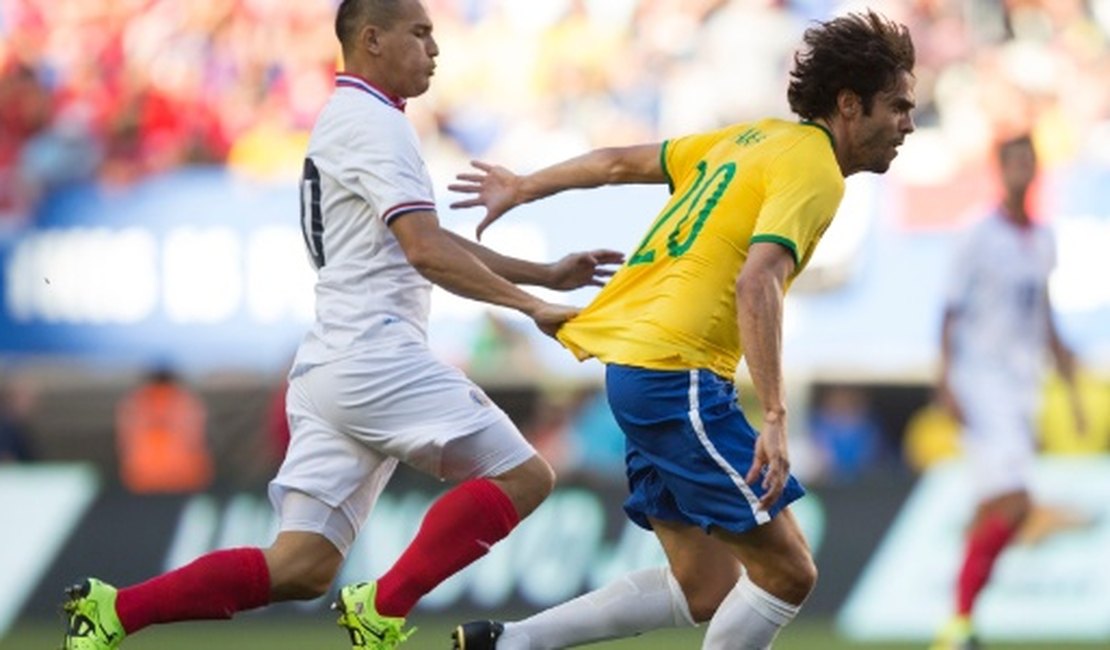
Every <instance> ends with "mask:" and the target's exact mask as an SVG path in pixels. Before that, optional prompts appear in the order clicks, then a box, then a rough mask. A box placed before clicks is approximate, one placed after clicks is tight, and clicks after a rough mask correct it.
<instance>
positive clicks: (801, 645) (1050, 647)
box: [0, 618, 1107, 650]
mask: <svg viewBox="0 0 1110 650" xmlns="http://www.w3.org/2000/svg"><path fill="white" fill-rule="evenodd" d="M303 620H304V623H299V624H292V623H277V624H274V623H272V622H268V621H264V620H262V619H255V620H239V621H235V622H233V623H222V622H220V623H187V624H180V625H175V626H164V627H156V628H151V629H149V630H147V631H145V632H143V633H142V634H141V635H137V636H135V637H134V638H132V639H131V640H129V641H128V642H127V643H125V644H124V649H125V650H200V649H203V650H330V649H335V650H343V649H344V648H349V647H350V646H349V645H347V643H346V638H345V637H344V635H343V632H342V631H341V630H339V628H337V627H334V626H333V625H331V624H330V623H329V622H328V621H324V620H320V621H317V620H314V619H309V618H305V619H303ZM452 625H453V623H452V622H451V621H448V620H446V619H443V620H440V621H433V622H431V623H428V622H422V623H421V624H420V628H421V629H420V631H419V632H417V634H416V635H415V636H413V638H412V639H411V640H410V642H409V643H407V644H405V646H404V647H405V650H410V648H411V650H449V648H450V641H449V640H448V634H449V633H450V630H451V626H452ZM60 636H61V627H60V624H59V625H51V624H50V623H49V622H48V621H36V622H34V623H21V624H17V625H16V626H15V627H14V629H13V630H11V632H10V633H9V634H8V636H6V637H4V638H3V639H2V640H0V648H2V649H3V650H50V649H54V648H58V646H59V642H60ZM988 641H989V640H988ZM700 642H701V631H689V630H687V631H682V632H679V631H661V632H655V633H652V634H650V635H645V636H643V637H640V638H637V639H628V640H624V641H613V642H609V643H602V644H597V645H594V646H591V647H593V648H597V649H598V650H633V649H636V650H680V649H685V648H694V649H696V648H698V647H699V646H700ZM924 645H925V644H904V643H903V644H894V643H883V644H859V643H854V642H851V641H848V640H845V639H841V638H838V637H837V636H836V635H835V634H834V632H833V630H832V628H831V626H830V625H829V624H827V623H821V622H814V621H812V620H803V621H797V622H795V623H794V624H792V625H791V626H790V627H788V628H787V629H786V630H785V631H784V632H783V634H782V635H780V637H779V640H778V642H777V643H776V644H775V650H846V649H848V648H864V649H870V650H910V649H911V648H913V649H916V650H921V649H922V648H923V647H924ZM986 647H987V648H988V649H989V650H1065V649H1075V650H1079V649H1084V650H1090V649H1093V648H1096V647H1100V648H1105V647H1107V645H1106V644H1105V643H1102V644H1098V645H1069V644H1062V643H1047V644H1045V643H1038V644H1033V643H1021V644H1013V643H1009V644H1003V643H987V644H986Z"/></svg>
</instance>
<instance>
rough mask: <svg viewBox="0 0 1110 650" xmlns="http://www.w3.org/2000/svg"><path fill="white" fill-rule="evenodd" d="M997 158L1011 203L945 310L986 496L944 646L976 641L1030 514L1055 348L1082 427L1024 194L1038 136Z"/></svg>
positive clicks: (970, 244)
mask: <svg viewBox="0 0 1110 650" xmlns="http://www.w3.org/2000/svg"><path fill="white" fill-rule="evenodd" d="M998 165H999V172H1000V175H1001V180H1002V185H1003V189H1004V192H1005V194H1004V197H1003V201H1002V204H1001V205H999V206H998V208H997V209H996V210H995V211H994V212H993V213H992V214H990V215H988V216H987V217H986V218H985V219H983V221H981V222H980V223H978V224H976V226H975V227H974V228H973V229H972V230H971V232H970V233H969V234H968V236H967V237H966V239H965V240H964V241H963V242H962V245H961V247H960V248H959V249H958V251H957V253H956V257H955V261H954V264H953V266H952V268H951V271H950V275H951V277H950V280H949V290H948V295H947V300H946V307H945V311H944V320H943V329H942V343H941V366H942V372H941V377H940V381H939V385H938V390H937V397H938V399H939V400H940V402H941V404H942V405H943V406H944V407H945V408H946V409H947V410H948V411H949V412H950V413H951V414H952V415H953V416H954V417H955V418H956V419H957V420H959V421H960V422H961V423H962V424H963V427H964V448H965V450H966V453H967V457H968V460H969V462H970V463H971V466H972V468H973V475H974V485H975V489H976V492H975V498H976V499H977V503H978V504H977V506H976V512H975V516H974V520H973V522H972V525H971V527H970V530H969V533H968V541H967V549H966V552H965V556H964V560H963V563H962V565H961V568H960V572H959V576H958V579H957V581H956V609H955V614H954V616H953V618H952V620H951V621H949V622H948V624H947V625H946V626H945V627H944V628H943V629H942V630H941V633H940V635H939V636H938V639H937V642H936V643H935V645H934V648H935V649H936V650H949V649H951V650H963V649H967V648H974V647H976V644H977V641H976V637H975V634H974V630H973V626H972V623H971V617H972V610H973V607H974V604H975V600H976V598H977V597H978V595H979V593H980V592H981V591H982V589H983V588H984V586H986V584H987V581H988V579H989V578H990V573H991V569H992V568H993V566H994V564H995V561H996V560H997V559H998V557H999V555H1000V554H1001V553H1002V551H1003V549H1004V548H1005V547H1006V545H1007V544H1008V543H1009V542H1010V540H1011V539H1013V537H1014V534H1015V533H1016V532H1017V530H1018V529H1019V528H1020V526H1021V524H1022V522H1023V521H1024V520H1025V518H1026V516H1027V515H1028V514H1029V511H1030V508H1031V503H1030V495H1029V479H1030V472H1031V470H1032V466H1033V460H1034V455H1035V441H1034V432H1033V421H1034V413H1035V410H1036V407H1037V401H1038V400H1037V398H1038V394H1039V392H1040V389H1041V381H1042V379H1043V359H1044V355H1045V349H1046V348H1047V349H1048V350H1049V351H1051V353H1052V356H1053V358H1054V360H1055V362H1056V367H1057V368H1058V369H1059V371H1060V374H1061V375H1062V376H1063V377H1064V379H1065V380H1066V383H1067V384H1068V386H1069V389H1070V393H1071V398H1072V404H1073V407H1074V408H1073V410H1074V411H1075V413H1076V415H1077V418H1078V422H1079V424H1080V427H1082V426H1083V422H1082V409H1081V408H1080V406H1079V397H1078V392H1077V390H1076V383H1075V360H1074V357H1073V355H1072V353H1071V352H1070V351H1069V350H1068V348H1067V347H1066V346H1065V345H1064V344H1063V342H1062V341H1061V340H1060V336H1059V334H1058V332H1057V329H1056V326H1055V324H1054V321H1053V315H1052V304H1051V302H1050V300H1049V292H1048V278H1049V275H1050V274H1051V272H1052V269H1053V267H1054V266H1055V264H1056V245H1055V241H1054V238H1053V236H1052V232H1051V231H1050V230H1049V229H1048V228H1047V227H1046V226H1044V225H1042V224H1039V223H1037V222H1035V221H1033V219H1032V218H1031V216H1030V214H1029V210H1028V205H1027V200H1026V199H1027V196H1026V195H1027V193H1028V190H1029V186H1030V184H1031V183H1032V182H1033V180H1034V178H1035V176H1036V172H1037V159H1036V153H1035V150H1034V148H1033V142H1032V140H1031V139H1030V138H1029V137H1028V136H1025V135H1023V136H1020V137H1016V138H1013V139H1010V140H1006V141H1004V142H1002V143H1001V144H1000V145H999V147H998Z"/></svg>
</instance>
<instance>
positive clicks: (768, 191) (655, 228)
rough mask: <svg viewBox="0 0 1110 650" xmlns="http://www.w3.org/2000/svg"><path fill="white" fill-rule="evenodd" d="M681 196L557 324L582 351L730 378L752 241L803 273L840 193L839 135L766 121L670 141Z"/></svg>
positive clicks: (668, 163) (667, 157)
mask: <svg viewBox="0 0 1110 650" xmlns="http://www.w3.org/2000/svg"><path fill="white" fill-rule="evenodd" d="M662 161H663V166H664V171H665V172H666V173H667V176H668V178H669V180H670V184H671V187H672V195H671V198H670V200H669V201H668V202H667V204H666V205H665V206H664V208H663V210H662V211H661V212H660V213H659V215H658V216H657V217H656V219H655V221H654V223H652V225H651V227H650V228H649V229H648V232H647V234H646V236H645V237H644V239H643V240H642V242H641V243H640V245H639V246H638V247H637V249H636V250H635V251H634V252H633V253H632V254H631V255H630V256H629V259H628V261H627V262H626V264H625V266H624V267H622V268H621V269H620V271H619V272H618V273H617V274H616V276H614V278H613V279H612V280H611V281H610V282H609V283H608V285H607V286H606V287H605V288H604V289H603V290H602V291H601V292H600V293H599V294H598V296H597V297H596V298H595V300H594V301H593V302H592V303H591V304H590V305H589V306H588V307H587V308H586V309H585V310H583V312H582V314H580V315H579V316H578V317H577V318H575V319H574V320H573V321H571V322H570V323H568V324H567V325H566V326H565V327H564V328H563V330H561V331H560V340H562V341H563V342H564V343H565V344H567V346H568V347H570V348H571V350H572V351H574V352H575V353H576V354H578V355H579V356H580V357H586V356H597V357H598V358H600V359H601V360H603V361H606V362H613V363H623V364H629V365H636V366H641V367H647V368H655V369H661V370H669V369H684V368H695V367H706V368H710V369H712V370H714V371H716V372H718V374H721V375H724V376H727V377H731V376H732V374H733V373H734V371H735V368H736V364H737V363H739V359H740V355H741V346H740V341H739V333H738V328H737V322H736V300H735V283H736V278H737V275H738V274H739V272H740V268H741V266H742V264H743V262H744V260H745V259H746V258H747V253H748V248H749V246H750V245H751V244H752V243H754V242H760V241H770V242H775V243H777V244H781V245H783V246H785V247H787V248H788V249H790V250H791V252H792V253H793V255H794V256H795V260H796V262H797V269H796V270H797V271H800V270H801V269H802V268H803V267H804V266H805V263H806V262H807V261H808V260H809V257H810V256H811V255H812V252H813V248H814V247H815V246H816V244H817V241H818V240H819V239H820V236H821V234H822V233H823V232H824V230H825V228H826V227H827V226H828V223H829V222H830V221H831V219H832V217H833V215H834V214H835V212H836V207H837V205H838V203H839V201H840V198H841V196H842V195H843V188H844V180H843V177H842V176H841V174H840V169H839V167H838V166H837V163H836V158H835V154H834V152H833V148H832V145H831V136H829V135H828V134H827V132H825V131H824V130H823V129H822V128H820V127H818V126H816V125H811V124H798V123H793V122H786V121H783V120H775V119H768V120H761V121H758V122H751V123H742V124H735V125H732V126H729V127H726V128H724V129H721V130H718V131H714V132H710V133H704V134H698V135H693V136H688V137H684V138H677V139H674V140H668V141H667V142H665V143H664V145H663V152H662Z"/></svg>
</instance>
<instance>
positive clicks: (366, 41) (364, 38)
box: [358, 25, 382, 54]
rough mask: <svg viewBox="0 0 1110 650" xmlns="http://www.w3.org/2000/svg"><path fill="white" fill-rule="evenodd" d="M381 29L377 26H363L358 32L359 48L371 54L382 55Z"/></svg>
mask: <svg viewBox="0 0 1110 650" xmlns="http://www.w3.org/2000/svg"><path fill="white" fill-rule="evenodd" d="M381 41H382V39H381V29H380V28H379V27H378V26H377V25H363V27H362V29H360V30H359V31H358V44H359V47H360V48H361V49H362V50H363V51H365V52H368V53H370V54H379V53H381V49H382V44H381Z"/></svg>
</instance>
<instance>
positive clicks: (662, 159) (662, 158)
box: [659, 140, 674, 194]
mask: <svg viewBox="0 0 1110 650" xmlns="http://www.w3.org/2000/svg"><path fill="white" fill-rule="evenodd" d="M670 143H671V141H670V140H664V141H663V146H661V147H659V166H660V167H662V168H663V175H664V176H666V177H667V191H668V192H669V193H670V194H674V180H673V179H672V178H671V172H670V171H669V170H668V169H667V145H669V144H670Z"/></svg>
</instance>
